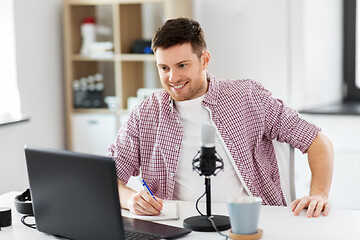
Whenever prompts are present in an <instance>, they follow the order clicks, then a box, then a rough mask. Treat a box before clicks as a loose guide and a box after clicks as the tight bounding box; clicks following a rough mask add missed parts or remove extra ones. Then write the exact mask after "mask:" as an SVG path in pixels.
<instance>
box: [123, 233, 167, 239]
mask: <svg viewBox="0 0 360 240" xmlns="http://www.w3.org/2000/svg"><path fill="white" fill-rule="evenodd" d="M125 239H126V240H156V239H161V238H160V237H159V236H158V235H153V234H149V233H143V232H131V231H125Z"/></svg>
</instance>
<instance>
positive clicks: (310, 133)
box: [256, 84, 320, 153]
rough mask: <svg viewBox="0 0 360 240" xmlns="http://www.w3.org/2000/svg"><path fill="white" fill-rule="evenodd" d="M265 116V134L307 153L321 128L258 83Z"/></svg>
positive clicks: (269, 137)
mask: <svg viewBox="0 0 360 240" xmlns="http://www.w3.org/2000/svg"><path fill="white" fill-rule="evenodd" d="M256 88H257V89H258V91H259V97H260V99H261V102H262V104H261V105H262V106H263V111H264V116H265V136H266V137H267V138H268V139H271V140H273V139H277V140H278V141H279V142H286V143H288V144H290V145H291V146H293V147H294V148H298V149H300V151H301V152H302V153H305V152H306V151H307V149H308V148H309V147H310V145H311V143H312V142H313V141H314V139H315V138H316V136H317V135H318V132H319V130H320V129H319V128H318V127H317V126H315V125H314V124H311V123H309V122H307V121H306V120H304V119H303V118H302V117H301V115H300V114H299V113H298V112H297V111H296V110H294V109H292V108H290V107H288V106H286V105H285V104H284V102H283V101H282V100H279V99H275V98H273V97H272V96H271V93H270V91H268V90H266V89H265V88H264V87H263V86H262V85H260V84H257V86H256Z"/></svg>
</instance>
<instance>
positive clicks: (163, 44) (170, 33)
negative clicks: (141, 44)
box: [151, 18, 206, 56]
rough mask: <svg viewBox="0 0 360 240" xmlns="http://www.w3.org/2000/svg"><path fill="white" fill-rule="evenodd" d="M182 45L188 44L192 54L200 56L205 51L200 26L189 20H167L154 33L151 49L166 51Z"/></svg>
mask: <svg viewBox="0 0 360 240" xmlns="http://www.w3.org/2000/svg"><path fill="white" fill-rule="evenodd" d="M184 43H190V44H191V46H192V49H193V51H194V53H195V54H196V55H198V56H201V54H202V53H203V52H204V51H205V50H206V42H205V37H204V32H203V30H202V29H201V27H200V24H199V23H198V22H197V21H195V20H192V19H189V18H176V19H169V20H167V21H166V22H165V23H164V25H163V26H162V27H160V28H159V29H158V30H157V31H156V33H155V36H154V37H153V39H152V44H151V48H152V50H153V51H154V52H156V50H157V49H158V48H163V49H167V48H170V47H172V46H176V45H181V44H184Z"/></svg>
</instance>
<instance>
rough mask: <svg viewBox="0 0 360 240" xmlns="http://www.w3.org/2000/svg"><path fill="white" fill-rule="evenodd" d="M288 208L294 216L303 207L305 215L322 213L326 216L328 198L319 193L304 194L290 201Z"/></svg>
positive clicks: (328, 205) (327, 212)
mask: <svg viewBox="0 0 360 240" xmlns="http://www.w3.org/2000/svg"><path fill="white" fill-rule="evenodd" d="M290 208H291V210H292V211H293V212H294V215H295V216H298V215H299V214H300V212H301V211H302V210H303V209H306V208H307V212H306V216H307V217H309V218H311V217H319V216H320V214H321V213H322V214H323V216H327V215H328V214H329V211H330V203H329V202H328V198H327V197H324V196H321V195H313V196H305V197H302V198H299V199H296V200H295V201H293V202H292V203H290Z"/></svg>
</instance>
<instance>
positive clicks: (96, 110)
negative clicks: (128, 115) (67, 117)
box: [74, 108, 117, 114]
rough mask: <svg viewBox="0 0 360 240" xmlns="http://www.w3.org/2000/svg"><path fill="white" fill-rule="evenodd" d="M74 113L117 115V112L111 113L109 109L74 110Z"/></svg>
mask: <svg viewBox="0 0 360 240" xmlns="http://www.w3.org/2000/svg"><path fill="white" fill-rule="evenodd" d="M74 113H109V114H113V113H117V112H116V111H111V110H109V109H107V108H74Z"/></svg>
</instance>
